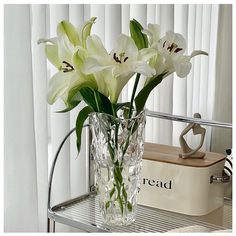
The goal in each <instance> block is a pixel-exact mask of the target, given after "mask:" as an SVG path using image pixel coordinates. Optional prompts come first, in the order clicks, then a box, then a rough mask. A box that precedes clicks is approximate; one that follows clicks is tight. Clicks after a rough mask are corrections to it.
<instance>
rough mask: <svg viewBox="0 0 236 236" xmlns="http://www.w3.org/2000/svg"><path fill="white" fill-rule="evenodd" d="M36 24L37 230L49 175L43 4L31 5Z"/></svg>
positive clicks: (43, 218) (33, 32) (43, 220)
mask: <svg viewBox="0 0 236 236" xmlns="http://www.w3.org/2000/svg"><path fill="white" fill-rule="evenodd" d="M35 22H37V26H35V27H31V48H32V55H33V56H32V77H30V79H31V78H33V95H34V100H33V102H34V130H35V148H36V157H38V158H36V160H37V172H36V173H37V182H38V183H37V186H38V192H37V194H38V218H39V221H38V222H39V231H40V232H43V231H44V230H45V225H46V222H47V213H46V212H47V208H46V205H47V195H46V194H45V193H47V188H48V185H47V174H48V155H47V154H48V151H47V146H48V125H47V107H48V106H47V104H46V95H47V67H46V65H47V63H46V58H45V54H44V46H43V45H38V44H37V41H38V39H39V38H40V37H42V35H46V6H45V5H33V6H32V7H31V23H32V24H33V25H35Z"/></svg>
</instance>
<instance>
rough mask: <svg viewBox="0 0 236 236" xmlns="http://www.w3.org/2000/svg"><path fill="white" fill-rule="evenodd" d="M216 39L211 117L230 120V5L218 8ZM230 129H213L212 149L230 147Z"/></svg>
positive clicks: (219, 150)
mask: <svg viewBox="0 0 236 236" xmlns="http://www.w3.org/2000/svg"><path fill="white" fill-rule="evenodd" d="M219 19H220V21H219V24H218V41H217V51H216V55H217V56H216V73H215V93H214V98H215V99H214V109H213V119H216V120H223V121H225V122H232V6H231V5H221V6H220V9H219ZM231 136H232V130H226V129H225V130H222V129H215V130H213V134H212V149H213V150H215V151H218V152H222V151H223V150H225V149H227V148H231V147H232V140H231V138H229V137H231Z"/></svg>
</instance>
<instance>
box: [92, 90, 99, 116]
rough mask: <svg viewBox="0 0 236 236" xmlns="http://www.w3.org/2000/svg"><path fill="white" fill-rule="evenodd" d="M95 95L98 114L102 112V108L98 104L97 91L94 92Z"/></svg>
mask: <svg viewBox="0 0 236 236" xmlns="http://www.w3.org/2000/svg"><path fill="white" fill-rule="evenodd" d="M93 94H94V98H95V102H96V106H97V110H98V112H101V110H100V107H99V103H98V97H97V93H96V91H94V92H93Z"/></svg>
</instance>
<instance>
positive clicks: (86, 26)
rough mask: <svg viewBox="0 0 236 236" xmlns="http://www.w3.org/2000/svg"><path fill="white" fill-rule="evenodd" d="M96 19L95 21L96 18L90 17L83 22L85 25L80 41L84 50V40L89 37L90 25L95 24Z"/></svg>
mask: <svg viewBox="0 0 236 236" xmlns="http://www.w3.org/2000/svg"><path fill="white" fill-rule="evenodd" d="M96 19H97V17H92V18H91V19H90V20H88V21H87V22H85V24H84V26H83V28H82V39H81V41H82V46H83V47H84V48H86V39H87V38H88V36H89V35H90V32H91V28H92V25H93V24H94V23H95V20H96Z"/></svg>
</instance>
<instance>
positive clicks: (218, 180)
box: [210, 171, 231, 184]
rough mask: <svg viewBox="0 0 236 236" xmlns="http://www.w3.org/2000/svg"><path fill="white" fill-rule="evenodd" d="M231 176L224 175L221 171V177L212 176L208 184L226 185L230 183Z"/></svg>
mask: <svg viewBox="0 0 236 236" xmlns="http://www.w3.org/2000/svg"><path fill="white" fill-rule="evenodd" d="M230 179H231V176H229V175H226V174H225V172H224V171H223V174H222V175H212V176H211V178H210V183H211V184H212V183H228V182H230Z"/></svg>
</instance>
